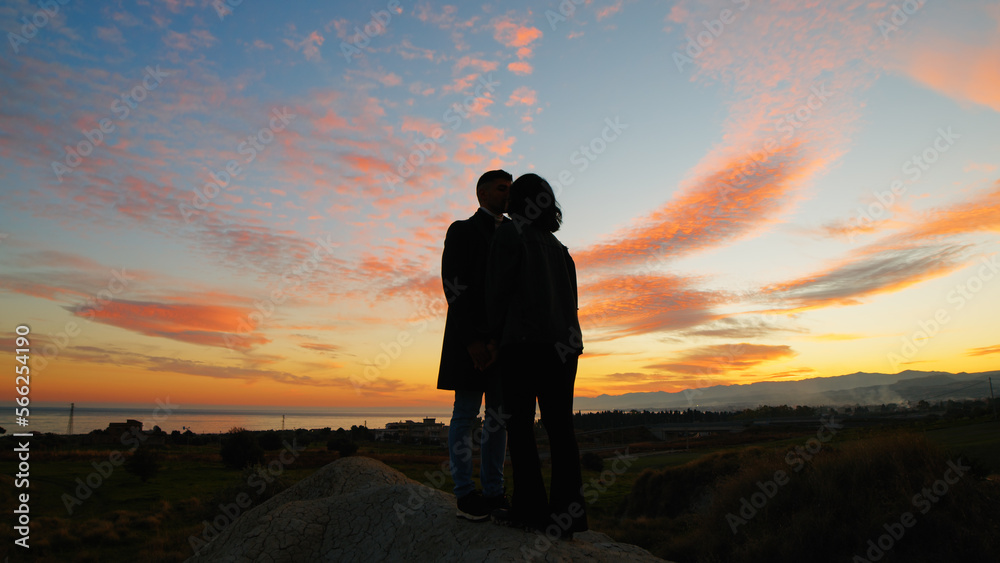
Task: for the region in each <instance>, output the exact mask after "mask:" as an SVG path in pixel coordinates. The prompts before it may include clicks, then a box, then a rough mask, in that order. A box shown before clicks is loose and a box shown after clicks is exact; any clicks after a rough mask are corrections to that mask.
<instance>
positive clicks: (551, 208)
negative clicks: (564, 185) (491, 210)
mask: <svg viewBox="0 0 1000 563" xmlns="http://www.w3.org/2000/svg"><path fill="white" fill-rule="evenodd" d="M507 212H508V213H509V214H511V215H512V216H513V215H518V216H520V217H521V218H522V220H524V221H526V222H527V223H529V224H531V225H532V226H533V227H535V228H538V229H544V230H546V231H548V232H550V233H554V232H556V231H558V230H559V226H560V225H561V224H562V209H559V203H557V202H556V195H555V193H553V191H552V186H550V185H549V183H548V182H546V181H545V179H544V178H542V177H541V176H539V175H538V174H525V175H523V176H521V177H520V178H518V179H517V180H514V183H513V184H511V185H510V200H509V201H508V203H507ZM514 220H515V221H517V219H514Z"/></svg>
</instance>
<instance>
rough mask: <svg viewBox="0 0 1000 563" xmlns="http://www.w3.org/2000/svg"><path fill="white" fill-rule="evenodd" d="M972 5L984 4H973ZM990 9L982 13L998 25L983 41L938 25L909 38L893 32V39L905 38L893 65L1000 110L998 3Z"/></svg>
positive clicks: (935, 86)
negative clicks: (951, 33)
mask: <svg viewBox="0 0 1000 563" xmlns="http://www.w3.org/2000/svg"><path fill="white" fill-rule="evenodd" d="M968 9H971V10H979V9H981V8H979V7H976V6H969V7H968ZM988 10H989V11H990V12H991V13H988V14H979V15H980V17H982V18H983V19H986V18H989V17H992V18H993V19H995V20H996V29H995V30H994V31H993V32H992V33H989V34H983V35H981V36H980V37H981V38H982V39H981V41H980V42H979V43H975V41H976V39H975V36H974V35H972V34H963V35H962V36H961V38H956V37H955V36H948V35H944V34H943V33H941V32H940V31H938V30H937V29H936V28H935V29H930V30H925V31H924V32H923V33H921V34H919V37H918V36H916V35H914V36H913V37H912V38H908V39H904V38H897V37H896V36H895V35H890V39H892V40H896V39H901V40H902V41H901V48H899V49H896V50H895V51H894V56H895V57H896V60H894V61H892V62H890V63H889V67H890V68H893V69H895V70H897V71H900V72H902V73H903V74H906V75H908V76H909V77H910V78H912V79H914V80H916V81H917V82H919V83H920V84H922V85H924V86H926V87H928V88H930V89H932V90H935V91H937V92H940V93H942V94H944V95H946V96H948V97H950V98H952V99H955V100H959V101H963V102H973V103H976V104H980V105H983V106H986V107H988V108H991V109H993V110H994V111H1000V72H997V69H1000V38H998V37H1000V10H998V9H996V6H995V5H993V6H990V8H988ZM904 31H905V30H904ZM894 33H895V34H899V33H902V31H896V32H894Z"/></svg>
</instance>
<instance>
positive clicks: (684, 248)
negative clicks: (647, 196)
mask: <svg viewBox="0 0 1000 563" xmlns="http://www.w3.org/2000/svg"><path fill="white" fill-rule="evenodd" d="M818 165H819V162H818V161H807V160H805V159H804V158H803V157H802V155H801V154H800V150H799V147H798V146H797V145H796V144H792V145H788V146H782V147H778V148H776V149H775V150H774V153H773V154H770V155H768V153H767V152H766V151H763V150H761V151H758V152H754V153H750V154H749V155H748V156H747V157H745V158H731V159H729V160H725V161H722V162H719V163H717V165H716V166H715V169H714V171H711V172H709V173H707V174H705V175H704V176H702V177H699V178H697V179H696V180H695V181H694V182H692V183H691V185H690V187H688V188H687V189H685V190H683V191H682V192H681V193H680V194H679V195H677V196H676V197H675V198H674V199H673V201H670V202H669V203H667V204H666V205H664V206H663V207H661V208H660V209H658V210H656V211H654V212H653V213H651V214H650V215H648V216H646V217H644V218H642V219H641V220H639V221H638V224H637V225H635V226H634V227H629V228H626V229H624V230H622V231H620V232H619V233H616V234H615V235H613V236H612V237H611V239H612V240H611V241H610V242H605V243H599V244H596V245H594V246H593V247H590V248H588V249H586V250H584V251H583V252H580V253H579V254H578V255H577V256H578V258H577V260H578V262H579V263H580V264H581V265H582V266H584V267H586V268H600V267H619V266H623V265H635V264H638V263H640V262H642V261H646V262H648V261H649V260H651V259H653V260H655V259H657V258H658V257H659V256H661V255H664V256H670V257H674V256H678V255H680V254H687V253H690V252H693V251H695V250H700V249H704V248H708V247H711V246H716V245H719V244H722V243H724V242H732V241H734V240H736V239H737V238H739V237H741V236H744V235H747V234H749V233H751V232H752V231H754V230H755V229H758V228H760V227H761V226H763V225H765V224H767V223H769V222H772V221H774V220H775V219H776V218H777V216H778V214H779V213H780V212H781V211H782V210H783V209H785V208H786V207H787V206H788V204H789V202H790V194H791V192H792V190H793V189H794V188H795V187H796V186H797V185H798V184H799V182H800V181H801V180H802V179H804V178H805V177H807V176H808V175H809V174H811V171H812V170H813V169H814V168H815V167H816V166H818Z"/></svg>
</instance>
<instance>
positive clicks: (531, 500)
mask: <svg viewBox="0 0 1000 563" xmlns="http://www.w3.org/2000/svg"><path fill="white" fill-rule="evenodd" d="M508 213H509V214H510V216H511V219H513V220H512V221H509V222H506V223H504V224H502V225H501V226H500V227H499V228H498V229H497V231H496V233H495V234H494V236H493V243H492V247H491V249H490V258H489V262H488V265H487V275H486V307H487V314H488V317H489V322H490V335H491V336H492V337H493V338H494V339H495V340H496V343H497V345H498V347H499V363H500V370H501V379H502V382H503V406H504V416H507V415H509V418H507V421H506V424H507V441H508V442H507V443H508V446H509V447H510V459H511V466H512V469H513V472H514V494H513V498H512V501H511V508H510V510H498V511H495V512H494V514H493V520H494V521H495V522H498V523H501V524H506V525H510V526H521V527H529V528H534V529H537V530H543V531H545V532H546V533H547V534H548V535H550V536H555V535H556V534H557V533H558V535H559V536H561V537H563V538H571V537H572V536H573V532H580V531H584V530H586V529H587V517H586V514H585V503H584V501H583V495H582V490H581V489H582V487H583V480H582V477H581V475H580V452H579V449H578V447H577V444H576V436H575V435H574V433H573V385H574V383H575V381H576V369H577V361H578V359H579V356H580V354H581V353H582V352H583V341H582V338H581V333H580V322H579V320H578V318H577V293H576V291H577V289H576V266H575V264H574V263H573V259H572V258H571V257H570V255H569V251H568V250H567V249H566V247H565V246H563V244H562V243H560V242H559V239H557V238H556V237H555V235H553V234H552V233H553V232H555V231H557V230H558V229H559V225H560V223H562V211H561V210H560V209H559V206H558V204H557V203H556V199H555V195H554V194H553V192H552V187H551V186H549V183H548V182H546V181H545V180H544V179H542V178H541V177H539V176H538V175H536V174H525V175H524V176H521V177H520V178H518V179H517V180H516V181H515V182H514V183H513V184H511V187H510V200H509V204H508ZM536 399H537V400H538V408H539V410H540V411H541V419H542V423H543V424H544V425H545V431H546V432H547V433H548V435H549V446H550V449H551V453H552V480H551V486H550V490H551V498H550V499H549V500H546V494H545V483H544V481H543V479H542V471H541V465H540V463H539V459H538V449H537V446H536V444H535V434H534V422H535V400H536Z"/></svg>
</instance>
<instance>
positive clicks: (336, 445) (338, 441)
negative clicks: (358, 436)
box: [326, 438, 358, 457]
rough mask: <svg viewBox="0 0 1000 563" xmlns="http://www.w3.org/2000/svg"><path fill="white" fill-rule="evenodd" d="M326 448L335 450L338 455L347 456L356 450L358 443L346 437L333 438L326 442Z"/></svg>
mask: <svg viewBox="0 0 1000 563" xmlns="http://www.w3.org/2000/svg"><path fill="white" fill-rule="evenodd" d="M326 449H327V450H329V451H331V452H332V451H336V452H337V453H339V454H340V457H347V456H349V455H353V454H354V453H355V452H357V451H358V445H357V444H355V443H354V442H352V441H350V440H348V439H346V438H334V439H332V440H330V441H329V442H327V443H326Z"/></svg>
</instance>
